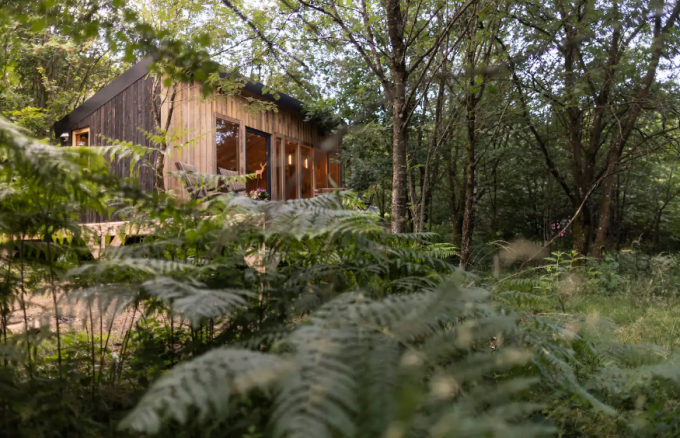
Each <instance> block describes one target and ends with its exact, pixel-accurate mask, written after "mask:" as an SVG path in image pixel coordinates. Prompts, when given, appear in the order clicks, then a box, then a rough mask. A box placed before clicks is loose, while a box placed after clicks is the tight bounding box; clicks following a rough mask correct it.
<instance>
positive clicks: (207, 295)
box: [142, 277, 255, 327]
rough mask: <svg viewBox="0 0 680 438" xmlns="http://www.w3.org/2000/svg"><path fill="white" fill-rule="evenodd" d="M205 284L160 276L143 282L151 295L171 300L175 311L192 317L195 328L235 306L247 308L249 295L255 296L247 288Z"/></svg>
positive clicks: (226, 312) (224, 313)
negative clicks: (215, 286) (210, 287)
mask: <svg viewBox="0 0 680 438" xmlns="http://www.w3.org/2000/svg"><path fill="white" fill-rule="evenodd" d="M203 286H204V285H202V284H200V283H194V284H189V283H186V282H180V281H177V280H174V279H172V278H169V277H157V278H155V279H153V280H149V281H146V282H144V283H143V284H142V287H144V289H145V290H147V291H148V292H149V293H150V294H151V295H153V296H155V297H156V298H159V299H161V300H164V301H169V302H170V303H171V304H172V308H173V309H174V310H175V312H177V313H178V314H179V315H181V316H183V317H185V318H187V319H189V320H190V321H191V322H192V324H193V325H194V327H198V326H199V325H200V322H201V321H202V320H204V319H207V318H216V317H218V316H223V315H226V314H229V313H230V312H231V311H232V310H233V309H234V308H237V307H245V306H246V305H247V301H246V298H247V297H253V296H255V294H253V293H252V292H250V291H246V290H228V289H225V290H210V289H205V288H204V287H203Z"/></svg>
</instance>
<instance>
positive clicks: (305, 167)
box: [300, 146, 314, 198]
mask: <svg viewBox="0 0 680 438" xmlns="http://www.w3.org/2000/svg"><path fill="white" fill-rule="evenodd" d="M300 170H301V172H302V174H301V182H302V197H303V198H311V197H312V196H314V149H312V148H310V147H309V146H300Z"/></svg>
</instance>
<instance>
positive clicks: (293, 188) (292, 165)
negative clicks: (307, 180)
mask: <svg viewBox="0 0 680 438" xmlns="http://www.w3.org/2000/svg"><path fill="white" fill-rule="evenodd" d="M297 149H298V145H297V143H295V142H294V141H290V140H286V149H285V155H284V160H285V161H284V163H283V167H284V168H285V181H284V184H285V185H284V187H285V191H286V200H288V199H297V198H298V172H297V169H298V162H297V161H298V150H297Z"/></svg>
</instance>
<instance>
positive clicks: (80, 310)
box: [7, 295, 140, 342]
mask: <svg viewBox="0 0 680 438" xmlns="http://www.w3.org/2000/svg"><path fill="white" fill-rule="evenodd" d="M57 298H58V303H59V302H61V300H60V298H61V297H57ZM58 308H59V328H60V329H61V331H62V332H67V333H68V332H71V333H73V332H88V333H89V330H90V318H91V319H92V322H93V323H94V326H95V330H94V331H95V334H96V335H99V334H100V330H102V329H103V330H102V331H103V332H104V334H105V335H106V333H110V334H111V338H112V339H111V340H112V341H114V342H115V340H116V339H120V338H122V336H123V335H124V334H125V332H126V331H127V330H128V329H129V328H130V326H131V324H134V321H136V320H138V319H139V317H140V312H138V311H135V310H134V309H125V310H122V311H118V312H115V314H114V312H113V311H107V312H103V315H102V316H103V318H101V321H100V312H99V310H98V309H97V308H96V306H94V305H93V306H92V313H91V314H90V306H88V305H87V303H86V302H84V301H80V302H78V303H76V304H59V305H58ZM133 317H134V320H133ZM55 322H56V321H55V318H54V301H53V298H52V296H50V295H34V296H31V297H30V298H28V299H27V300H26V322H24V312H23V311H22V309H21V306H20V304H19V303H16V304H15V306H14V308H13V309H12V312H11V313H10V316H9V324H8V326H7V328H8V329H9V330H10V332H12V333H23V332H24V331H25V328H26V326H28V329H29V330H39V329H40V328H43V329H44V328H46V327H47V328H49V330H51V331H54V330H55Z"/></svg>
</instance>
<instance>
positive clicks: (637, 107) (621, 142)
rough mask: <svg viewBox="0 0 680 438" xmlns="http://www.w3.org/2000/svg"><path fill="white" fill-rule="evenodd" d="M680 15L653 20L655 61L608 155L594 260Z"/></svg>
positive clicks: (678, 10) (678, 7) (677, 11)
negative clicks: (626, 154)
mask: <svg viewBox="0 0 680 438" xmlns="http://www.w3.org/2000/svg"><path fill="white" fill-rule="evenodd" d="M679 15H680V3H676V4H675V6H674V7H673V11H672V12H671V14H670V16H669V18H668V20H667V21H666V24H665V25H664V26H663V27H662V26H661V15H660V14H659V15H657V16H656V17H655V19H654V44H653V49H652V58H651V60H650V62H649V67H648V68H647V73H646V74H645V77H644V78H643V80H642V86H641V88H640V91H638V93H637V96H636V99H635V102H636V103H633V105H632V108H631V109H630V112H629V113H628V116H627V117H626V120H625V121H624V123H623V129H622V130H621V134H620V136H619V137H618V138H617V139H616V140H614V145H613V147H612V149H611V151H610V153H609V159H608V162H607V171H606V173H605V177H604V181H603V184H602V201H601V204H600V222H599V224H598V227H597V236H596V237H595V244H594V245H593V257H596V258H598V259H599V258H602V254H603V252H604V249H605V243H606V238H607V234H608V231H609V222H610V220H609V218H610V210H611V202H612V200H611V194H612V188H613V187H614V174H615V173H616V171H617V169H618V166H619V162H620V160H621V155H622V154H623V148H624V147H625V145H626V142H627V141H628V138H629V137H630V135H631V133H632V132H633V129H634V128H635V123H636V122H637V119H638V117H639V116H640V113H641V112H642V106H641V103H642V102H644V101H645V99H646V98H647V96H648V95H649V90H650V88H651V86H652V84H653V83H654V78H655V77H656V70H657V67H658V66H659V59H660V58H661V54H662V52H663V49H664V45H665V37H666V35H667V34H668V32H669V31H670V29H671V28H673V27H675V21H676V20H677V19H678V16H679Z"/></svg>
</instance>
